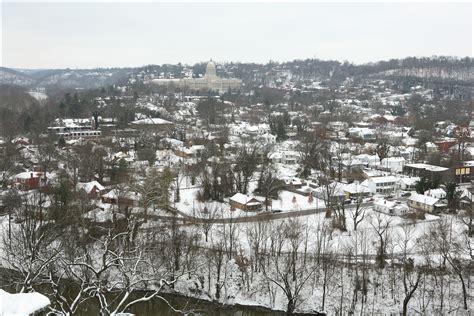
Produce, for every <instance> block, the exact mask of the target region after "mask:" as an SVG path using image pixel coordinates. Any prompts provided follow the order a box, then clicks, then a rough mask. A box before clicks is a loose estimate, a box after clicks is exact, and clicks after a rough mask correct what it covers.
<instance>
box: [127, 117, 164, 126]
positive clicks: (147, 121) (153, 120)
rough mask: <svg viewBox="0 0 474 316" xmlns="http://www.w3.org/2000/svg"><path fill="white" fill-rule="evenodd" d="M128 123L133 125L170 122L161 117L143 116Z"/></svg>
mask: <svg viewBox="0 0 474 316" xmlns="http://www.w3.org/2000/svg"><path fill="white" fill-rule="evenodd" d="M130 124H133V125H168V124H172V123H171V122H170V121H167V120H164V119H161V118H144V119H141V120H135V121H133V122H131V123H130Z"/></svg>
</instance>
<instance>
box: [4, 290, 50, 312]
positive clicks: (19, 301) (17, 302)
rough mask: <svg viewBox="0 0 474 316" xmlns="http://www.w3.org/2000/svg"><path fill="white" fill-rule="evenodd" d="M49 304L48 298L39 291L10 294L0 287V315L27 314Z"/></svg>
mask: <svg viewBox="0 0 474 316" xmlns="http://www.w3.org/2000/svg"><path fill="white" fill-rule="evenodd" d="M49 304H50V301H49V299H48V298H47V297H46V296H44V295H42V294H40V293H18V294H10V293H8V292H5V291H4V290H2V289H0V315H2V316H28V315H31V314H33V313H35V312H37V311H40V310H41V309H43V308H45V307H46V306H48V305H49Z"/></svg>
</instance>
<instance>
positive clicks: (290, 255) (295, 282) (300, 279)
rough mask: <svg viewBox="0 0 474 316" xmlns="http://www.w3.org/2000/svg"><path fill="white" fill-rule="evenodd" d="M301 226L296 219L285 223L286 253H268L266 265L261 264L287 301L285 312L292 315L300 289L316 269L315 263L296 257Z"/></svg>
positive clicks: (267, 277) (266, 274) (267, 276)
mask: <svg viewBox="0 0 474 316" xmlns="http://www.w3.org/2000/svg"><path fill="white" fill-rule="evenodd" d="M301 231H302V226H301V223H299V222H298V221H297V220H289V221H286V223H285V231H284V235H285V237H286V243H287V246H288V247H289V251H288V252H287V253H281V254H278V253H277V254H276V255H270V257H269V258H268V265H263V267H262V268H263V273H264V275H265V277H266V279H267V280H268V281H270V282H271V283H273V284H275V285H276V286H277V287H279V288H280V289H281V290H282V291H283V293H284V294H285V296H286V298H287V300H288V303H287V309H286V313H287V315H292V314H293V313H294V311H295V309H296V308H297V306H298V303H299V299H300V298H301V297H300V295H301V291H302V290H303V288H304V286H305V284H306V283H307V282H308V281H309V280H310V278H311V277H312V275H313V273H314V272H315V270H316V267H317V266H316V265H314V264H309V262H306V264H305V263H304V261H303V260H301V258H298V249H299V247H300V245H301V243H302V242H303V239H302V234H301Z"/></svg>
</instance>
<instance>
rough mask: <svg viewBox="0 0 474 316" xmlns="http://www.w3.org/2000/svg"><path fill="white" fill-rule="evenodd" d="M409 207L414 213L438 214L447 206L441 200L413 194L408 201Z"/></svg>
mask: <svg viewBox="0 0 474 316" xmlns="http://www.w3.org/2000/svg"><path fill="white" fill-rule="evenodd" d="M407 203H408V207H409V208H410V209H412V210H414V211H421V212H426V213H434V214H437V213H439V212H441V211H443V210H444V209H445V208H446V204H445V203H442V202H441V201H440V199H437V198H434V197H431V196H428V195H423V194H418V193H416V192H412V194H411V196H410V197H409V198H408V200H407Z"/></svg>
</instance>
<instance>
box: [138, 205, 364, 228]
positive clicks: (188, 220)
mask: <svg viewBox="0 0 474 316" xmlns="http://www.w3.org/2000/svg"><path fill="white" fill-rule="evenodd" d="M371 206H373V203H364V204H362V205H361V206H360V207H363V208H367V207H371ZM353 208H355V205H351V204H348V205H346V210H350V209H353ZM167 210H168V211H169V212H170V213H173V214H176V215H179V216H177V217H174V216H169V217H167V216H158V215H153V214H148V215H147V216H146V218H147V219H150V220H176V221H179V222H182V223H183V224H199V223H206V222H211V223H214V224H226V223H253V222H259V221H272V220H277V219H285V218H294V217H301V216H308V215H314V214H320V213H324V212H326V208H314V209H308V210H301V211H292V212H281V213H271V212H261V213H257V215H252V216H243V217H234V218H197V217H193V216H190V215H188V214H186V213H184V212H182V211H180V210H178V209H176V208H174V207H172V206H169V207H168V208H167ZM142 217H145V216H144V215H142Z"/></svg>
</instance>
